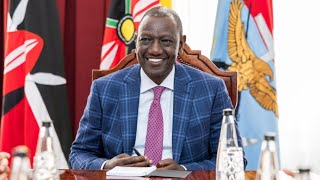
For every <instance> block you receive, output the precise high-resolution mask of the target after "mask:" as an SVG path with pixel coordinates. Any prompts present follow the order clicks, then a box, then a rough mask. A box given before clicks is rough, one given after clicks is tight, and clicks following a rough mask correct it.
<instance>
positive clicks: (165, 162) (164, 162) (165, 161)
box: [157, 159, 176, 167]
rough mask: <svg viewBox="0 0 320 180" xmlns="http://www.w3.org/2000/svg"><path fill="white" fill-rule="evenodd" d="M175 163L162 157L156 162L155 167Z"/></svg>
mask: <svg viewBox="0 0 320 180" xmlns="http://www.w3.org/2000/svg"><path fill="white" fill-rule="evenodd" d="M173 163H176V162H175V161H174V160H173V159H164V160H161V161H159V162H158V164H157V167H164V166H168V165H170V164H173Z"/></svg>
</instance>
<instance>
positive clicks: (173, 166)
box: [157, 159, 185, 171]
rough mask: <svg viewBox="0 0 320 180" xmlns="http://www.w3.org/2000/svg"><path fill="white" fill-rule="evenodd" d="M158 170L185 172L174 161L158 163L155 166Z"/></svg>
mask: <svg viewBox="0 0 320 180" xmlns="http://www.w3.org/2000/svg"><path fill="white" fill-rule="evenodd" d="M157 168H158V169H160V170H161V169H166V170H180V171H185V169H184V168H183V167H182V166H180V165H179V164H178V163H177V162H176V161H175V160H173V159H164V160H161V161H159V162H158V164H157Z"/></svg>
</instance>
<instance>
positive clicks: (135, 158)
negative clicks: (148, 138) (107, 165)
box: [116, 156, 146, 166]
mask: <svg viewBox="0 0 320 180" xmlns="http://www.w3.org/2000/svg"><path fill="white" fill-rule="evenodd" d="M145 160H146V158H145V157H144V156H129V157H126V158H121V159H119V160H118V161H117V163H116V165H117V166H122V165H128V164H135V163H138V162H142V161H145Z"/></svg>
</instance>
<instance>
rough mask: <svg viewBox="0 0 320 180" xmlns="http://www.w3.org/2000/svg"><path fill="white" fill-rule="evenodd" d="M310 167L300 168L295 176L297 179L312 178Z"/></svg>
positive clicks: (305, 179) (307, 179)
mask: <svg viewBox="0 0 320 180" xmlns="http://www.w3.org/2000/svg"><path fill="white" fill-rule="evenodd" d="M310 172H311V171H310V169H309V168H299V173H298V174H297V175H296V176H295V178H294V179H295V180H311V176H310Z"/></svg>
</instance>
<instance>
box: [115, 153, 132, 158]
mask: <svg viewBox="0 0 320 180" xmlns="http://www.w3.org/2000/svg"><path fill="white" fill-rule="evenodd" d="M117 157H118V158H126V157H130V156H129V155H128V154H126V153H123V154H119V155H118V156H117Z"/></svg>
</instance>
